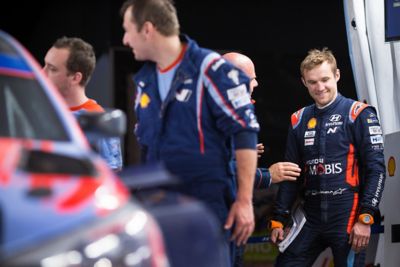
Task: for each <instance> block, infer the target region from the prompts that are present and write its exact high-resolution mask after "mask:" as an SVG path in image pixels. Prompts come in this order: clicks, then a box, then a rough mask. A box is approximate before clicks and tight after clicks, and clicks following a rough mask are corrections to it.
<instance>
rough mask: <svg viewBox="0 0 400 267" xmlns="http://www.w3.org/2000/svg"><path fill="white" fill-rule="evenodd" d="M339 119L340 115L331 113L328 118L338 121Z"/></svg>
mask: <svg viewBox="0 0 400 267" xmlns="http://www.w3.org/2000/svg"><path fill="white" fill-rule="evenodd" d="M341 119H342V116H341V115H339V114H333V115H331V116H330V117H329V120H330V121H331V122H338V121H340V120H341Z"/></svg>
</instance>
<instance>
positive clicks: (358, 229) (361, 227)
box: [349, 222, 371, 253]
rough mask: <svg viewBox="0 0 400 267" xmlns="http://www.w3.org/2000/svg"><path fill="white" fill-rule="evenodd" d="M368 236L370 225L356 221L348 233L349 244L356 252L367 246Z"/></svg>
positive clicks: (369, 234)
mask: <svg viewBox="0 0 400 267" xmlns="http://www.w3.org/2000/svg"><path fill="white" fill-rule="evenodd" d="M370 236H371V226H370V225H367V224H363V223H360V222H356V223H355V224H354V226H353V229H352V230H351V233H350V239H349V244H351V248H352V249H353V250H354V251H355V252H356V253H358V252H360V251H361V250H363V249H365V248H366V247H367V246H368V243H369V238H370Z"/></svg>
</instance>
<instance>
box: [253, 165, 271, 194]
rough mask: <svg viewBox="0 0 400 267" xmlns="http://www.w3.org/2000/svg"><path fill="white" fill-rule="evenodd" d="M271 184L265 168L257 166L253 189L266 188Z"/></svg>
mask: <svg viewBox="0 0 400 267" xmlns="http://www.w3.org/2000/svg"><path fill="white" fill-rule="evenodd" d="M270 185H271V174H270V173H269V171H268V169H266V168H257V170H256V177H255V179H254V188H255V189H267V188H268V187H270Z"/></svg>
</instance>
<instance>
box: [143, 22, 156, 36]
mask: <svg viewBox="0 0 400 267" xmlns="http://www.w3.org/2000/svg"><path fill="white" fill-rule="evenodd" d="M154 30H155V27H154V25H153V23H151V22H150V21H146V22H145V23H143V27H142V32H143V33H144V34H145V35H146V36H148V35H150V34H152V33H153V32H154Z"/></svg>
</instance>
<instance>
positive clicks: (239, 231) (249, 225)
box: [225, 199, 255, 246]
mask: <svg viewBox="0 0 400 267" xmlns="http://www.w3.org/2000/svg"><path fill="white" fill-rule="evenodd" d="M254 224H255V223H254V211H253V204H252V203H251V202H248V201H241V200H239V199H237V200H236V201H235V202H234V203H233V204H232V206H231V209H230V211H229V214H228V218H227V220H226V223H225V229H231V228H232V226H233V225H235V228H234V229H233V233H232V237H231V240H232V241H235V242H236V245H238V246H240V245H242V244H246V242H247V239H249V237H250V236H251V234H252V233H253V231H254Z"/></svg>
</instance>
